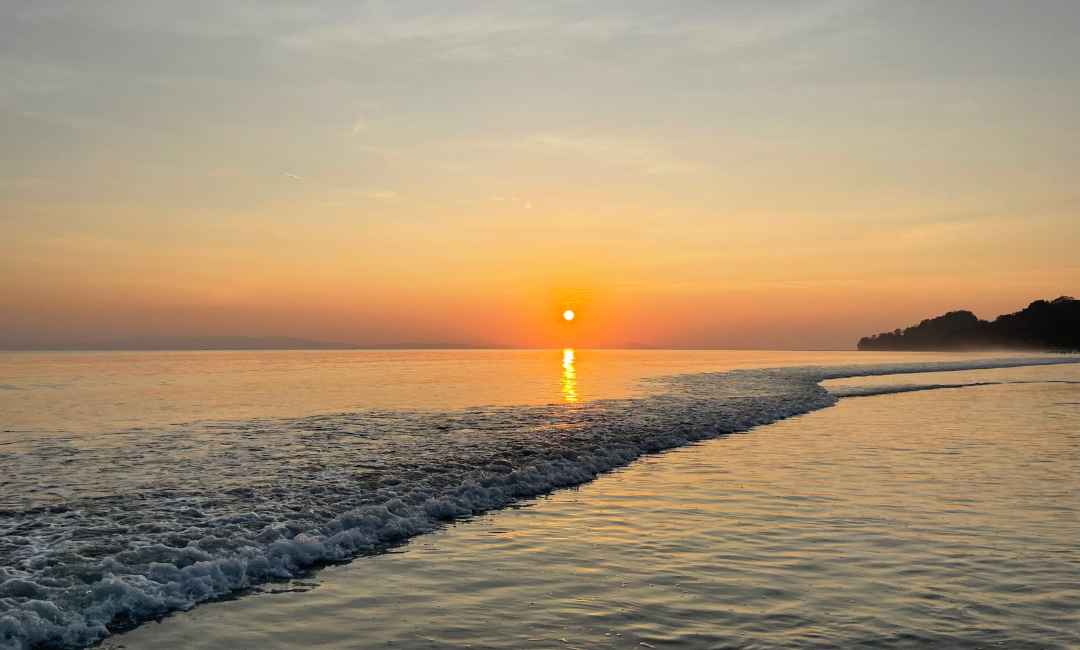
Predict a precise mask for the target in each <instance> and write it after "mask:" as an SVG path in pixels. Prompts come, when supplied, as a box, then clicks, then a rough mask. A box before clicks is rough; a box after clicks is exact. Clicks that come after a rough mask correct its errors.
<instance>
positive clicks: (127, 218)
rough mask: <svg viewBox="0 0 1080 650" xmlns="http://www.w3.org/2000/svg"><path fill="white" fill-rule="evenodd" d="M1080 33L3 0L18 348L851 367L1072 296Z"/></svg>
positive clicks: (676, 14) (1043, 25) (1028, 10)
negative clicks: (700, 353)
mask: <svg viewBox="0 0 1080 650" xmlns="http://www.w3.org/2000/svg"><path fill="white" fill-rule="evenodd" d="M1078 34H1080V3H1078V2H1075V1H1074V0H1064V1H1060V2H1055V1H1039V2H1035V3H1023V2H1012V1H1007V2H1006V1H1001V2H995V1H985V2H983V1H978V2H976V1H969V2H946V1H943V2H884V1H882V2H870V1H865V2H864V1H857V0H844V1H833V0H828V1H809V0H807V1H791V2H780V1H778V2H759V1H756V0H755V1H749V0H748V1H745V2H543V3H541V2H472V3H445V2H396V1H395V2H389V1H388V2H366V3H365V2H321V3H317V7H304V6H300V4H299V3H285V2H281V3H278V2H259V3H256V2H227V3H219V2H144V1H140V2H134V1H132V2H85V1H81V0H80V1H78V2H70V3H63V2H48V1H42V2H37V1H34V2H28V1H21V0H0V143H2V147H0V276H2V277H3V281H2V282H0V347H3V346H20V345H60V344H70V343H72V342H89V341H102V340H117V339H122V338H124V337H134V336H195V335H200V336H202V335H250V336H270V335H282V336H297V337H306V338H314V339H322V340H332V341H347V342H354V343H360V344H389V343H397V342H416V343H431V342H454V343H469V344H475V345H516V346H529V347H549V346H551V347H562V346H565V345H574V346H621V345H627V344H644V345H656V346H668V345H674V346H723V347H729V346H730V347H789V348H818V347H851V346H853V345H854V343H855V341H856V339H857V338H858V337H859V336H862V335H864V334H869V333H872V332H877V331H881V330H885V329H892V328H894V327H897V326H900V325H905V324H910V323H912V322H917V321H918V320H919V319H921V318H925V317H928V316H932V315H936V314H939V313H941V312H943V311H946V310H949V309H956V308H968V309H972V310H974V311H975V312H976V313H977V314H979V315H980V316H982V317H984V318H985V317H993V316H996V315H997V314H999V313H1002V312H1006V311H1015V310H1017V309H1019V308H1021V307H1023V306H1024V305H1026V304H1027V303H1028V302H1030V301H1031V300H1034V299H1036V298H1052V297H1056V296H1058V295H1061V294H1070V293H1071V294H1075V293H1080V180H1078V179H1080V63H1078V62H1080V37H1078ZM567 308H571V309H573V310H574V311H575V312H576V314H577V318H575V320H574V321H573V322H572V323H570V322H567V321H564V320H563V318H562V313H563V311H564V309H567Z"/></svg>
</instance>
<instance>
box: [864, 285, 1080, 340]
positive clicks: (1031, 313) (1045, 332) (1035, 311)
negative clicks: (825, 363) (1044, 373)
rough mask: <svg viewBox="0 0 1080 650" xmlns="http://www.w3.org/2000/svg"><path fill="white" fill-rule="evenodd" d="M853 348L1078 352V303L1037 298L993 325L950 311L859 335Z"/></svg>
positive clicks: (969, 314)
mask: <svg viewBox="0 0 1080 650" xmlns="http://www.w3.org/2000/svg"><path fill="white" fill-rule="evenodd" d="M858 347H859V349H860V350H971V349H976V348H1017V349H1026V350H1053V351H1080V300H1076V299H1075V298H1072V297H1069V296H1061V297H1060V298H1056V299H1054V300H1050V301H1047V300H1036V301H1035V302H1033V303H1031V304H1030V305H1028V306H1027V307H1025V308H1024V309H1022V310H1020V311H1018V312H1015V313H1012V314H1003V315H1001V316H998V317H997V318H995V319H994V320H993V321H984V320H979V318H978V317H977V316H975V314H973V313H971V312H970V311H951V312H949V313H947V314H943V315H941V316H938V317H936V318H928V319H926V320H924V321H922V322H921V323H919V324H918V325H915V326H913V327H908V328H905V329H903V330H900V329H896V330H893V331H892V332H882V333H881V334H875V335H873V336H864V337H863V338H861V339H859V346H858Z"/></svg>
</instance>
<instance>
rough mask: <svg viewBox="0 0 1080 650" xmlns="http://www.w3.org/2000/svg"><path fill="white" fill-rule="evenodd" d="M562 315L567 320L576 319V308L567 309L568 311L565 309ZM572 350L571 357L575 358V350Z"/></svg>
mask: <svg viewBox="0 0 1080 650" xmlns="http://www.w3.org/2000/svg"><path fill="white" fill-rule="evenodd" d="M562 317H563V320H565V321H567V322H569V321H572V320H574V310H573V309H567V310H566V311H564V312H563V313H562ZM570 352H571V355H570V356H571V359H572V358H573V350H571V351H570Z"/></svg>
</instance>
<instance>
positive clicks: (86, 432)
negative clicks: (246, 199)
mask: <svg viewBox="0 0 1080 650" xmlns="http://www.w3.org/2000/svg"><path fill="white" fill-rule="evenodd" d="M1076 360H1077V357H1075V356H1054V355H1036V356H1032V355H1024V356H1019V355H1002V354H977V355H976V354H926V353H923V354H917V353H865V352H864V353H854V352H770V351H617V350H537V351H393V352H382V351H380V352H374V351H331V352H326V351H318V352H287V351H267V352H160V353H158V352H141V353H140V352H122V353H121V352H115V353H113V352H102V353H74V352H57V353H4V354H2V355H0V414H2V415H0V647H5V648H6V647H11V648H24V647H32V646H46V647H47V646H54V647H79V646H85V645H89V644H93V643H96V642H99V641H101V640H102V639H107V638H109V637H112V638H111V639H110V640H109V643H117V644H122V645H123V646H124V647H143V646H146V647H148V646H150V645H159V646H160V645H162V644H165V645H173V646H180V645H183V646H200V645H201V646H203V647H219V646H222V645H226V644H229V645H233V646H237V647H271V646H278V647H297V646H303V647H308V646H323V647H376V646H377V647H382V646H391V645H397V646H398V647H460V646H466V645H471V646H473V647H505V648H512V647H553V646H556V645H558V646H560V647H568V646H569V647H597V646H600V645H603V644H607V645H610V646H612V647H643V646H644V647H806V646H812V645H822V646H835V645H865V646H871V647H911V646H913V645H920V644H923V645H925V644H927V643H941V644H946V645H950V644H951V645H953V646H962V645H964V644H969V645H971V646H972V647H983V646H984V645H985V644H989V643H1007V644H1010V646H1023V645H1025V644H1027V645H1030V646H1031V647H1070V646H1071V645H1076V644H1077V643H1080V636H1078V627H1077V615H1076V612H1077V607H1076V605H1077V603H1080V587H1078V586H1077V585H1080V553H1078V552H1077V551H1076V548H1075V540H1076V539H1078V538H1080V536H1078V533H1080V523H1078V522H1080V516H1078V514H1080V503H1078V500H1080V497H1078V494H1080V493H1078V491H1077V487H1078V478H1077V477H1078V476H1080V472H1078V471H1077V470H1078V469H1080V467H1078V465H1080V372H1078V371H1080V366H1076V365H1071V364H1072V362H1074V361H1076ZM829 407H832V408H829ZM736 434H739V435H736ZM598 477H599V478H598ZM320 569H321V570H320ZM223 599H226V600H223ZM196 605H198V607H196ZM193 608H194V609H193ZM189 610H190V611H189ZM177 612H185V613H183V614H177ZM170 614H172V616H170ZM163 617H167V618H164V620H163V622H162V623H160V624H157V623H150V624H149V625H146V623H147V622H149V621H155V620H160V619H162V618H163ZM275 621H276V622H275ZM119 632H126V633H121V634H117V633H119ZM113 635H115V636H113ZM980 644H981V645H980Z"/></svg>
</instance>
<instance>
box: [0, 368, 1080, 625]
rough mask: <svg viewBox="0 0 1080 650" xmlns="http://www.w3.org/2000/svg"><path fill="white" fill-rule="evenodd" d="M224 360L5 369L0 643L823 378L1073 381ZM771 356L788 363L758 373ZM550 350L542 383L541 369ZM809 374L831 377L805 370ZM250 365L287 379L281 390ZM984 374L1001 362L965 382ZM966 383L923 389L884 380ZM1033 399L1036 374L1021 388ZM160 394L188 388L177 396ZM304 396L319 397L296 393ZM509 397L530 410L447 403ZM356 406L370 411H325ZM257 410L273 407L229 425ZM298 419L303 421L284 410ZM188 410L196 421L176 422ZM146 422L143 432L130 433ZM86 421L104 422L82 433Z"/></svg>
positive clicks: (516, 487)
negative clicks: (409, 398)
mask: <svg viewBox="0 0 1080 650" xmlns="http://www.w3.org/2000/svg"><path fill="white" fill-rule="evenodd" d="M230 354H231V353H210V354H207V353H203V354H201V355H193V356H192V355H185V354H180V355H179V356H178V357H174V356H171V355H169V354H165V355H161V354H150V355H148V356H147V357H146V358H142V357H136V358H135V359H131V358H130V357H129V353H120V354H119V358H114V357H113V356H111V355H103V356H94V355H90V357H89V358H88V357H86V356H80V355H73V356H65V355H62V354H61V355H27V356H21V355H10V356H6V357H4V359H3V362H4V363H5V364H7V365H6V366H5V368H7V369H8V370H10V369H11V368H16V369H18V370H19V371H18V372H14V373H10V374H9V375H7V376H5V379H4V382H5V383H4V385H5V386H6V388H5V389H4V391H3V392H4V394H5V397H4V400H5V402H4V403H5V405H6V406H9V407H11V410H9V411H5V412H4V417H5V419H6V420H8V421H11V422H13V423H15V426H4V427H2V428H3V429H4V430H5V433H3V435H2V436H0V438H2V439H0V443H3V444H2V445H0V646H5V647H6V646H12V647H24V646H26V645H27V644H31V643H42V644H48V645H55V646H79V645H85V644H87V643H91V642H93V641H95V640H98V639H100V638H102V637H104V636H107V635H108V634H110V633H111V632H113V631H116V630H117V629H123V628H127V627H130V626H132V625H135V624H138V623H140V622H143V621H146V620H149V619H153V618H155V617H160V616H162V615H165V614H168V613H170V612H174V611H177V610H184V609H188V608H190V607H192V606H193V605H196V604H198V603H202V602H205V601H207V600H211V599H216V598H221V597H223V596H229V595H232V594H236V593H238V592H242V591H244V590H249V589H251V588H257V587H259V586H260V585H263V584H266V583H267V582H270V581H274V580H282V579H288V578H293V577H297V576H302V575H306V574H307V573H308V572H310V570H311V569H313V568H316V567H318V566H321V565H324V564H326V563H333V562H341V561H345V560H349V559H351V558H355V557H357V556H359V555H366V554H372V553H377V552H380V551H383V550H385V549H386V548H388V547H391V546H393V545H395V544H400V543H401V542H403V541H405V540H407V539H409V538H411V537H413V536H416V535H419V534H422V533H426V532H430V531H432V530H435V529H437V528H439V527H440V526H441V525H443V523H444V522H446V521H450V520H453V519H457V518H461V517H468V516H472V515H475V514H477V513H481V512H486V511H491V510H494V509H498V508H503V507H506V506H510V505H513V504H516V503H520V502H521V501H522V500H524V499H528V498H530V497H534V496H536V495H540V494H544V493H547V492H550V491H552V490H554V489H557V488H561V487H567V486H572V485H578V484H581V483H584V482H586V481H589V480H592V479H593V478H595V477H596V476H597V475H599V474H601V473H603V472H605V471H608V470H611V469H614V468H618V467H622V466H625V465H627V464H628V463H630V462H632V461H633V460H634V459H635V458H638V457H640V456H641V455H642V454H648V453H653V452H658V451H661V450H664V449H670V448H673V447H679V446H682V445H686V444H687V443H691V442H694V441H699V440H704V439H710V438H714V437H716V436H721V435H725V434H730V433H734V432H740V431H746V430H748V429H751V428H752V427H755V426H760V425H765V424H768V423H771V422H775V421H777V420H780V419H783V418H787V417H791V416H794V415H798V414H801V413H806V412H809V411H813V410H816V409H821V408H824V407H827V406H830V405H832V404H834V403H835V402H836V396H834V395H833V394H830V393H829V392H828V391H826V390H825V389H824V388H823V387H822V386H821V385H819V382H822V381H826V380H837V379H839V378H843V377H852V376H877V378H876V379H874V380H873V381H870V382H869V383H870V384H872V385H871V386H869V387H867V386H861V387H858V386H855V387H853V386H845V385H844V384H843V381H840V382H835V383H836V384H837V385H836V386H835V387H834V390H836V391H837V394H840V395H845V394H858V393H860V392H861V393H889V392H896V391H898V390H911V389H913V388H919V387H920V386H921V388H923V389H926V388H931V387H934V386H936V385H938V384H943V383H954V384H955V383H962V384H974V383H986V382H988V381H1006V380H1008V381H1012V380H1024V381H1028V380H1031V379H1032V378H1034V380H1038V381H1043V380H1045V379H1046V376H1044V375H1040V374H1039V373H1040V372H1051V370H1055V371H1059V372H1061V373H1068V372H1070V370H1069V369H1068V368H1066V367H1065V366H1059V365H1055V366H1052V367H1049V366H1048V367H1046V368H1041V369H1040V368H1011V367H1012V366H1019V365H1030V364H1060V363H1062V362H1073V361H1075V360H1076V359H1075V358H1072V357H1052V356H1042V357H1038V358H1020V357H1013V358H1007V359H994V358H988V357H986V356H977V355H951V356H950V360H948V361H935V360H934V359H936V357H933V356H929V357H928V356H927V355H877V356H866V355H862V354H853V353H767V354H766V353H757V352H724V353H719V352H717V353H708V354H702V355H701V357H700V358H698V357H693V356H687V354H686V353H682V352H677V353H665V352H611V353H610V354H606V353H595V355H594V353H591V352H584V353H580V355H579V354H576V353H574V352H572V351H557V352H550V351H548V352H525V353H518V352H506V353H502V352H476V353H471V354H472V356H469V354H467V353H446V354H450V355H451V356H450V357H449V358H448V359H442V358H441V357H440V353H430V352H417V353H412V355H413V356H411V357H409V356H408V355H406V356H405V357H401V358H397V361H396V362H394V363H391V362H390V361H386V360H385V359H383V360H380V359H382V356H381V355H382V354H383V353H335V354H337V355H338V356H333V355H331V356H316V357H312V358H311V359H314V360H311V359H309V360H308V361H309V362H310V363H305V362H304V359H305V357H304V356H303V355H300V356H296V355H294V354H293V353H257V354H254V356H248V355H244V356H241V357H239V358H235V359H234V358H233V357H231V356H230ZM365 354H370V355H372V356H371V357H370V358H369V357H367V356H364V355H365ZM396 354H399V355H400V354H404V353H396ZM279 355H284V356H279ZM453 355H466V356H467V357H468V361H460V360H459V361H454V360H453V359H456V358H458V357H457V356H453ZM785 355H786V356H785ZM395 358H396V357H395ZM27 359H31V360H33V359H38V360H39V361H40V362H41V365H40V367H39V366H38V365H35V364H34V363H28V362H27ZM762 359H767V360H768V361H771V362H775V364H776V365H778V366H788V367H779V368H773V369H761V368H757V367H755V364H757V363H760V362H761V361H762ZM911 359H919V360H920V361H919V362H918V363H914V364H913V363H911ZM230 360H231V361H230ZM541 360H543V361H545V364H546V365H544V372H543V377H542V378H541V377H540V376H538V375H536V374H535V372H534V371H531V370H529V369H530V368H532V369H533V370H535V369H536V368H537V364H538V363H539V361H541ZM808 360H816V361H817V362H819V363H821V364H824V365H821V366H816V367H805V366H799V365H798V364H802V363H806V362H807V361H808ZM856 361H857V362H870V361H874V363H872V364H869V365H866V364H862V365H851V364H852V363H853V362H856ZM65 363H66V364H68V365H67V366H65ZM87 364H89V366H92V367H94V368H96V369H97V371H94V372H91V371H90V370H88V369H87V368H88V366H87ZM125 364H128V365H132V366H133V367H132V369H130V370H128V371H125V370H124V367H125ZM177 364H179V365H177ZM387 364H389V368H387V369H384V370H381V371H376V370H373V368H376V369H377V368H379V367H381V366H382V365H387ZM635 364H636V365H635ZM260 365H263V366H267V367H268V368H273V367H277V366H278V365H280V366H281V368H282V369H281V371H280V373H274V372H270V373H269V377H270V379H267V378H266V377H263V375H262V373H261V372H260V371H259V370H258V366H260ZM548 366H553V367H548ZM791 366H796V367H791ZM65 367H66V368H67V370H66V371H65V370H64V368H65ZM462 367H465V368H472V369H473V370H475V371H476V372H474V373H464V374H463V375H461V377H460V378H459V379H456V380H454V381H455V382H456V383H454V382H451V383H452V384H453V385H454V388H452V389H448V390H447V391H446V392H445V394H443V395H442V396H441V397H440V396H438V394H437V393H438V391H434V390H432V389H431V387H432V386H436V385H441V382H445V381H447V377H450V376H455V375H453V374H452V373H453V372H458V373H461V372H463V371H462V370H461V368H462ZM635 367H637V368H638V369H637V370H636V371H634V370H633V368H635ZM991 367H995V368H1000V369H999V370H992V371H976V370H975V369H977V368H991ZM732 368H735V369H732ZM455 369H456V370H455ZM961 369H963V370H964V372H949V373H944V374H943V376H945V377H947V379H940V378H931V379H926V380H923V381H922V383H921V384H920V386H913V385H910V380H908V379H904V378H903V377H902V376H898V377H891V376H888V375H889V374H890V373H911V372H913V371H926V370H939V371H940V370H961ZM704 370H723V372H716V371H713V372H703V371H704ZM690 371H693V372H690ZM65 372H66V373H67V374H66V375H65ZM980 372H982V373H989V374H986V375H985V376H984V375H979V376H978V377H975V376H974V375H977V374H978V373H980ZM448 373H450V374H448ZM635 373H636V374H635ZM995 373H996V374H995ZM1003 373H1004V374H1003ZM1008 373H1013V374H1012V375H1008ZM199 376H203V377H205V379H206V383H207V386H205V387H200V386H199V382H198V381H197V378H198V377H199ZM8 377H12V378H11V379H8ZM65 377H66V378H65ZM379 377H383V378H384V379H386V380H388V381H389V383H388V384H380V383H378V382H377V381H375V380H377V379H378V378H379ZM1025 377H1026V378H1028V379H1024V378H1025ZM274 378H276V379H277V381H274ZM632 378H633V379H632ZM95 381H98V382H100V383H101V384H102V386H101V387H99V386H97V384H95ZM341 382H344V383H346V384H348V386H347V387H346V388H342V387H341V386H340V385H339V384H340V383H341ZM905 382H908V383H909V385H906V386H900V385H899V384H903V383H905ZM927 382H929V383H927ZM917 383H918V382H917ZM585 385H593V386H597V387H600V388H597V389H596V390H586V389H584V388H582V387H583V386H585ZM1027 385H1032V386H1034V385H1036V384H1021V383H1016V384H1008V386H1009V387H1022V386H1027ZM1039 385H1045V386H1070V385H1071V384H1039ZM155 386H157V388H154V387H155ZM160 386H177V387H180V388H178V389H177V391H176V397H175V399H173V398H172V392H170V390H169V389H165V388H160ZM281 386H285V387H286V388H285V389H282V388H281ZM297 386H305V387H306V388H305V390H302V391H298V394H297V395H296V396H295V397H292V396H291V393H290V392H289V390H288V389H289V388H292V387H297ZM148 387H149V388H148ZM319 387H322V388H325V389H326V391H325V394H324V393H322V392H320V391H319V390H317V388H319ZM466 389H468V390H466ZM956 390H965V389H956ZM500 391H505V393H506V394H508V395H511V396H514V397H520V396H522V395H531V396H532V397H531V398H522V401H523V402H524V403H522V404H515V405H507V404H502V403H501V402H500V401H499V399H492V400H491V403H489V405H487V406H467V407H461V406H456V407H455V406H448V405H453V404H458V402H456V401H455V400H458V399H465V398H466V397H471V398H475V399H477V400H481V399H482V398H485V397H493V398H494V397H496V396H498V395H500V394H501V392H500ZM426 392H432V393H433V395H432V396H431V397H430V399H428V400H427V401H418V402H417V403H416V406H415V407H414V408H389V407H386V406H380V405H382V404H385V403H393V401H394V400H396V399H402V396H403V395H413V396H414V398H415V399H417V400H419V399H420V398H419V396H421V395H424V394H425V393H426ZM11 395H18V396H19V397H18V398H12V397H10V396H11ZM447 395H454V396H456V397H447ZM545 395H546V396H548V397H554V396H557V399H555V400H551V399H548V400H547V401H543V400H542V398H543V397H544V396H545ZM585 395H594V396H597V395H603V396H606V397H605V399H585V397H584V396H585ZM346 397H348V399H351V400H354V402H356V403H357V404H355V405H354V406H353V407H351V408H349V409H344V410H334V409H335V408H336V407H337V406H338V405H339V402H341V401H342V400H344V399H345V398H346ZM248 409H254V410H255V412H260V413H261V412H264V411H265V412H266V413H268V414H267V415H264V416H260V417H248V416H244V417H239V416H238V417H225V416H226V415H228V414H244V413H247V410H248ZM275 409H276V410H275ZM284 412H290V413H300V415H295V414H294V415H289V416H281V415H273V414H274V413H284ZM177 413H182V414H185V415H187V416H188V418H187V419H170V418H172V417H173V415H170V414H177ZM83 414H93V415H92V417H91V416H89V415H88V416H87V417H86V418H84V417H83ZM132 418H135V419H137V420H138V421H139V422H140V424H139V425H137V426H129V427H126V428H125V427H123V426H120V425H121V424H123V423H125V422H127V421H128V420H131V419H132ZM86 422H89V423H91V424H92V425H93V426H94V427H96V428H89V429H80V428H78V426H79V423H83V426H88V425H85V423H86Z"/></svg>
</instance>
